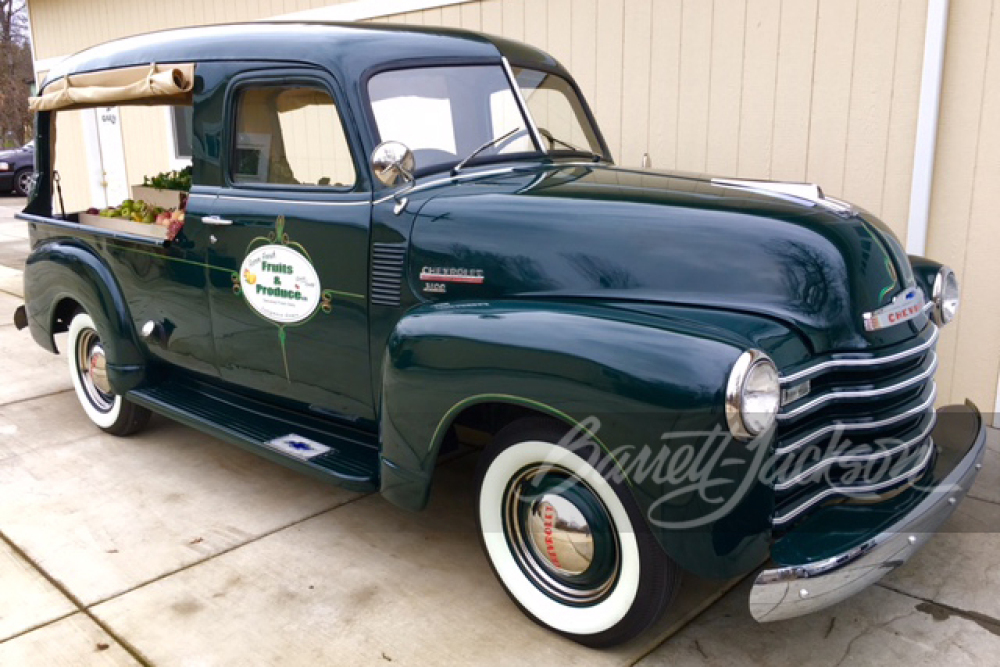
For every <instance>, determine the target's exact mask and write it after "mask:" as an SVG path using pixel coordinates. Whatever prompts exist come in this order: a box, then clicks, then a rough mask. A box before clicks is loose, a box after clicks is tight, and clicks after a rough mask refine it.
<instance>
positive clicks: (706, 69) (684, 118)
mask: <svg viewBox="0 0 1000 667" xmlns="http://www.w3.org/2000/svg"><path fill="white" fill-rule="evenodd" d="M714 4H715V3H714V2H712V1H709V2H705V0H684V3H683V6H682V7H681V61H680V92H681V94H679V95H678V96H677V103H678V115H677V136H676V137H675V138H674V142H675V145H676V146H677V168H678V169H686V170H689V171H705V166H706V162H707V150H708V102H709V83H710V82H711V71H712V69H711V68H712V55H713V54H712V47H713V43H712V14H713V11H714Z"/></svg>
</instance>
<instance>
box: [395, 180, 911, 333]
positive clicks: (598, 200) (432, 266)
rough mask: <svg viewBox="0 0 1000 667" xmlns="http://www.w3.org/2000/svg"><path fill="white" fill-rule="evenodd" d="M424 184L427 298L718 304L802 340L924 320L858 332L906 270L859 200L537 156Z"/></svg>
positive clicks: (421, 229) (905, 282) (422, 261)
mask: <svg viewBox="0 0 1000 667" xmlns="http://www.w3.org/2000/svg"><path fill="white" fill-rule="evenodd" d="M425 192H427V194H428V195H429V198H428V201H426V203H425V204H424V205H423V206H422V207H421V208H420V209H419V212H418V215H417V217H416V220H415V223H414V230H413V234H412V236H411V239H412V247H411V253H410V266H409V271H410V274H409V280H410V284H411V286H412V287H413V289H414V290H415V291H416V292H418V293H420V294H422V295H423V296H424V297H426V298H428V299H431V300H456V299H497V298H511V297H518V298H526V297H527V298H546V299H600V300H604V301H609V302H611V301H616V302H621V301H633V302H649V303H670V304H677V305H685V306H696V307H701V308H714V309H719V308H721V309H726V310H732V311H740V312H747V313H754V314H759V315H765V316H767V317H770V318H774V319H777V320H779V321H781V322H782V323H784V324H786V325H787V326H789V327H790V328H792V329H794V330H797V331H799V332H800V333H801V334H802V335H803V336H804V337H805V338H806V340H807V342H808V345H809V347H811V348H812V351H813V352H814V353H822V352H828V351H833V350H845V351H849V350H863V349H870V348H873V347H879V346H882V345H890V344H895V343H898V342H901V341H902V340H905V339H907V338H909V337H912V336H914V335H915V334H916V333H917V332H918V331H919V330H921V329H922V328H923V327H924V326H925V325H926V323H927V318H926V316H925V315H920V316H918V317H917V318H915V319H913V320H910V321H909V322H906V323H903V324H899V325H896V326H892V327H889V328H887V329H883V330H881V331H877V332H867V331H865V327H864V323H863V316H862V315H863V313H866V312H870V311H873V310H876V309H878V308H880V307H882V306H885V305H887V304H889V303H890V302H891V301H892V299H893V297H894V296H895V295H896V294H898V293H900V292H901V291H902V290H903V289H906V288H909V287H912V286H913V284H914V282H913V274H912V270H911V268H910V265H909V262H908V260H907V258H906V255H905V253H904V251H903V250H902V247H901V246H900V244H899V242H898V241H897V240H896V239H895V237H894V236H893V235H892V233H891V232H890V231H889V229H888V228H887V227H886V226H885V225H884V224H883V223H882V222H881V221H879V220H878V219H877V218H875V217H874V216H873V215H871V214H869V213H867V212H864V211H854V212H850V213H837V212H834V211H832V210H829V209H828V208H826V207H825V206H821V205H818V204H815V203H813V202H809V201H807V200H800V199H795V198H791V197H783V196H778V195H771V194H763V193H759V192H755V191H750V190H745V189H739V188H733V187H724V186H720V185H717V184H715V183H713V181H712V179H711V178H710V177H706V176H700V175H688V174H680V173H671V172H656V171H646V170H643V171H638V170H629V169H624V168H618V167H613V166H608V165H599V164H594V165H590V164H586V165H580V164H547V165H544V166H537V165H535V166H532V167H526V168H524V169H515V170H513V171H508V172H506V173H500V174H493V175H485V176H483V177H481V178H472V179H468V180H454V181H451V182H449V183H447V184H445V185H443V186H439V187H436V188H432V189H431V190H430V191H425ZM414 208H416V207H414ZM462 276H467V278H463V277H462Z"/></svg>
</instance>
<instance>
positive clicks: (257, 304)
mask: <svg viewBox="0 0 1000 667" xmlns="http://www.w3.org/2000/svg"><path fill="white" fill-rule="evenodd" d="M261 244H263V245H261ZM232 279H233V292H234V293H235V294H242V295H243V298H244V299H245V300H246V302H247V305H249V306H250V308H251V309H252V310H253V311H254V312H255V313H256V314H257V315H258V316H260V317H261V318H262V319H265V320H267V321H268V322H271V323H272V324H274V325H276V326H277V327H278V341H279V343H280V344H281V358H282V361H283V362H284V364H285V377H286V379H287V380H288V381H289V382H291V380H292V378H291V374H290V373H289V370H288V355H287V352H286V350H285V341H286V339H287V333H286V331H285V329H286V327H289V326H300V325H302V324H305V323H306V322H308V321H309V320H311V319H312V318H313V316H314V315H315V314H316V311H317V310H322V311H323V312H324V313H327V314H329V313H330V312H331V311H332V310H333V307H332V299H333V293H332V292H331V291H329V290H327V291H323V290H322V289H321V288H320V283H319V276H318V275H317V274H316V269H315V268H314V267H313V264H312V259H311V258H310V257H309V253H308V252H306V249H305V248H304V247H302V245H301V244H300V243H295V242H293V241H291V240H289V238H288V234H286V233H285V216H283V215H282V216H278V219H277V221H276V223H275V231H273V232H271V233H270V234H268V235H267V236H258V237H257V238H255V239H253V240H252V241H250V244H249V245H248V246H247V255H246V257H245V258H244V260H243V264H242V265H241V266H240V270H239V272H233V274H232Z"/></svg>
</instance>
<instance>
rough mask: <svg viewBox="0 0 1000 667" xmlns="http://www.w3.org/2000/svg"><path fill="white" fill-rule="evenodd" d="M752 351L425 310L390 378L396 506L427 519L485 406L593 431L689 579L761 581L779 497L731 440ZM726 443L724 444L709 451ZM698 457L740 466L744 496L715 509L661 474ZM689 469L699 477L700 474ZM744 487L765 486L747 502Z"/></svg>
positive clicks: (394, 358)
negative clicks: (456, 425) (511, 407)
mask: <svg viewBox="0 0 1000 667" xmlns="http://www.w3.org/2000/svg"><path fill="white" fill-rule="evenodd" d="M747 347H749V344H748V343H746V342H744V343H743V344H739V343H738V341H736V340H735V339H734V337H733V336H732V335H731V334H729V333H728V332H725V331H721V330H718V329H714V328H712V327H705V326H702V325H699V324H698V323H697V322H693V321H685V320H680V319H670V318H663V317H655V316H652V315H649V314H645V313H637V312H632V311H625V310H619V309H614V308H609V307H604V306H601V305H591V304H581V303H552V302H531V301H524V302H512V301H503V302H496V303H489V302H477V303H458V304H456V303H451V304H438V305H433V306H425V307H422V308H418V309H416V310H414V311H411V313H410V314H408V315H407V316H405V317H404V318H403V319H402V320H400V322H399V323H398V325H397V327H396V329H395V331H394V332H393V334H392V336H391V337H390V339H389V344H388V346H387V350H386V358H385V363H384V364H383V395H382V415H381V420H382V438H383V442H382V447H383V449H382V492H383V494H384V495H386V497H387V498H388V499H389V500H391V501H393V502H395V503H397V504H399V505H402V506H404V507H409V508H412V509H419V508H421V507H423V505H424V504H425V503H426V501H427V497H428V492H429V483H430V480H431V477H432V474H433V468H434V465H435V462H436V459H437V454H438V450H439V448H440V445H441V441H442V438H443V436H444V434H445V433H446V432H447V429H448V426H449V425H450V423H451V420H452V419H453V418H454V417H455V416H456V415H457V414H458V413H459V412H461V411H462V410H463V409H464V408H466V407H469V406H471V405H475V404H476V403H512V404H517V405H521V406H526V407H529V408H531V409H532V410H534V411H536V412H540V413H545V414H548V415H550V416H552V417H553V418H556V419H559V420H561V421H563V422H565V423H567V424H568V425H571V426H572V425H577V424H585V425H586V426H588V427H593V428H591V430H592V431H593V432H594V435H595V436H596V438H595V439H596V440H597V441H598V442H599V444H600V445H601V446H602V448H603V449H604V450H605V452H607V453H608V455H609V456H608V457H607V459H608V460H609V461H613V462H614V463H613V465H614V466H615V467H616V469H617V470H616V471H615V472H616V473H618V474H621V475H623V476H624V477H625V479H626V480H627V482H628V484H629V487H630V489H631V491H632V494H633V497H634V498H635V499H636V501H637V502H638V504H639V506H640V507H641V508H642V509H643V511H644V512H645V513H646V516H647V520H648V521H649V525H650V528H651V529H652V530H653V532H654V534H656V535H657V537H658V539H659V541H660V543H661V544H662V545H663V547H664V549H665V550H666V551H667V553H668V554H669V555H670V556H671V557H673V558H674V560H676V561H677V562H678V563H679V564H680V565H681V566H682V567H684V568H685V569H688V570H691V571H694V572H695V573H697V574H699V575H701V576H712V577H729V576H733V575H734V574H739V573H744V572H747V571H749V570H750V569H751V568H753V567H755V566H756V565H758V564H759V563H760V562H761V561H762V560H763V558H764V556H765V555H766V551H767V539H768V531H769V526H770V523H769V517H770V513H771V509H772V506H773V494H772V493H771V490H770V489H769V488H766V487H763V486H762V485H760V484H759V483H757V482H756V478H755V476H753V475H752V474H751V475H749V477H748V476H747V475H744V474H742V473H743V471H744V468H746V469H750V467H751V466H752V465H754V463H753V460H752V459H753V453H754V452H753V451H750V450H749V449H748V447H747V446H746V443H740V442H737V441H734V440H732V439H730V438H728V429H727V428H726V426H725V417H724V412H723V406H724V393H725V387H726V383H727V380H728V376H729V372H730V370H731V368H732V366H733V364H734V363H735V361H736V359H737V358H738V356H739V355H740V354H741V353H742V352H743V351H744V350H745V349H746V348H747ZM595 419H596V421H594V420H595ZM719 430H721V433H722V435H723V436H724V437H722V438H716V439H714V440H711V439H708V438H706V437H705V434H706V433H708V432H713V431H716V432H718V431H719ZM664 436H667V437H664ZM684 449H687V450H689V451H690V452H691V453H693V454H694V455H696V456H697V455H698V454H700V457H698V458H699V460H700V461H702V463H706V462H707V461H708V460H709V459H712V460H715V461H721V460H723V459H725V460H727V461H730V463H729V468H727V469H726V473H727V475H728V476H730V477H732V478H733V479H734V481H735V484H734V485H733V486H732V488H731V489H730V490H729V491H726V490H723V489H718V488H716V489H713V490H712V492H711V493H710V494H709V495H710V496H711V497H707V496H706V495H705V493H704V492H703V491H699V490H697V489H696V488H695V487H694V486H691V485H690V483H689V482H688V481H685V480H684V479H681V477H683V475H681V474H679V472H680V471H679V470H672V472H674V473H678V474H666V473H669V472H671V471H670V470H668V464H667V461H666V459H664V461H663V462H662V463H660V464H656V457H657V456H668V457H669V456H671V455H675V456H674V457H673V458H675V459H676V458H679V457H680V458H683V452H682V451H681V450H684ZM643 457H645V458H643ZM682 467H684V469H685V470H686V471H687V474H689V475H692V476H693V475H696V472H697V471H693V470H692V462H691V461H687V465H686V466H682ZM744 478H748V479H750V478H752V479H753V480H754V481H753V483H752V484H751V485H750V486H749V487H748V488H742V489H738V488H737V487H738V486H740V484H741V483H742V481H743V479H744ZM688 487H690V488H688ZM727 494H730V495H729V496H727ZM730 496H731V498H730ZM730 499H731V500H732V501H733V502H728V500H730ZM723 505H725V507H724V508H723V507H722V506H723ZM720 508H721V509H724V510H725V511H723V512H719V511H718V510H719V509H720ZM705 517H711V519H709V521H708V523H705V522H704V521H703V520H704V519H705Z"/></svg>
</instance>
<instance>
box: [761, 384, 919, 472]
mask: <svg viewBox="0 0 1000 667" xmlns="http://www.w3.org/2000/svg"><path fill="white" fill-rule="evenodd" d="M935 398H937V384H935V383H933V382H932V383H931V393H930V396H928V397H927V400H926V401H924V402H923V403H921V404H920V405H917V406H915V407H912V408H910V409H909V410H907V411H906V412H901V413H899V414H898V415H893V416H892V417H886V418H885V419H882V420H880V421H874V422H848V423H846V424H843V423H838V424H827V425H826V426H824V427H822V428H818V429H816V430H815V431H812V432H811V433H809V434H808V435H806V436H804V437H802V438H799V439H798V440H796V441H795V442H793V443H792V444H790V445H785V446H784V447H778V448H777V449H775V450H774V453H775V454H776V455H778V456H781V455H783V454H788V453H789V452H794V451H795V450H797V449H799V448H800V447H802V446H803V445H805V444H806V443H808V442H812V441H813V440H815V439H816V438H820V437H822V436H824V435H827V434H829V433H833V432H834V431H836V430H837V429H840V430H841V431H867V430H870V429H874V428H882V427H883V426H892V425H893V424H898V423H899V422H901V421H905V420H907V419H909V418H910V417H913V416H914V415H917V414H920V413H921V412H923V411H924V410H926V409H927V408H929V407H931V406H932V405H934V399H935Z"/></svg>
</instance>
